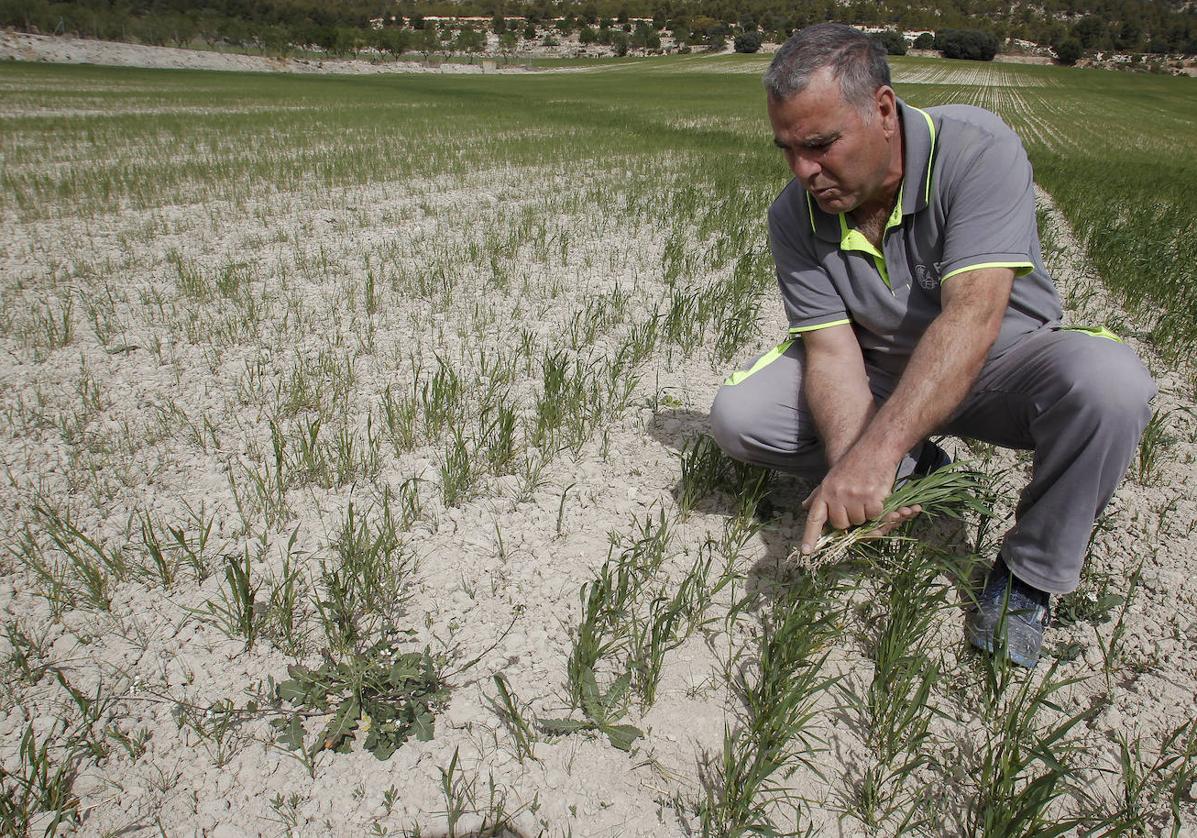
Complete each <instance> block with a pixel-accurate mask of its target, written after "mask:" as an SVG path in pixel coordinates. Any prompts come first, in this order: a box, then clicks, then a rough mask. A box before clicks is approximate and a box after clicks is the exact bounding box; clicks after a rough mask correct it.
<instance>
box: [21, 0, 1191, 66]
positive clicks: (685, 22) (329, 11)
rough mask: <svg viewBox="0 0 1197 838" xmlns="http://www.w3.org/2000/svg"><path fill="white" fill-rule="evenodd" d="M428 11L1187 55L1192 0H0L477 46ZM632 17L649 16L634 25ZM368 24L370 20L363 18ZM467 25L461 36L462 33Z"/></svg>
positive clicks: (61, 10)
mask: <svg viewBox="0 0 1197 838" xmlns="http://www.w3.org/2000/svg"><path fill="white" fill-rule="evenodd" d="M437 16H445V17H458V16H480V17H487V18H491V19H492V20H493V23H492V28H493V29H494V30H495V31H496V32H499V34H500V36H501V37H502V38H503V44H504V45H505V46H507V47H510V48H512V49H514V48H515V47H516V46H517V45H518V43H519V41H520V40H531V39H532V38H542V39H543V38H550V39H551V38H553V37H555V33H558V34H560V35H564V36H568V35H571V34H573V33H582V37H585V38H586V39H587V40H588V41H590V42H594V43H603V42H609V43H610V44H611V45H612V46H614V47H616V48H617V50H618V49H620V48H623V49H624V50H625V51H626V49H627V47H628V46H631V47H638V48H645V49H655V48H659V46H660V43H659V38H660V34H659V33H660V32H662V31H663V30H666V29H668V30H669V31H671V32H672V33H674V35H675V40H677V42H678V43H681V44H686V45H691V44H693V45H697V44H704V45H711V46H720V45H722V44H724V43H726V42H727V41H728V40H729V39H732V38H735V37H742V36H745V35H747V34H749V33H755V37H756V38H757V39H758V40H763V41H775V42H776V41H781V40H784V39H785V37H786V36H787V35H788V34H789V33H790V32H792V31H794V30H795V29H799V28H801V27H803V26H807V25H809V24H812V23H818V22H821V21H826V20H839V21H849V22H852V23H856V24H860V25H875V26H886V27H891V28H893V29H897V30H931V31H934V32H943V31H948V30H956V31H974V32H981V33H984V34H985V35H987V36H991V37H992V38H993V39H994V40H995V41H996V42H997V43H998V44H999V45H1001V44H1006V43H1008V42H1009V41H1010V39H1023V40H1026V41H1032V42H1035V43H1040V44H1050V45H1052V46H1053V47H1056V48H1057V49H1058V50H1059V49H1060V47H1061V46H1065V45H1066V48H1067V49H1068V50H1070V51H1071V50H1073V49H1077V50H1079V51H1081V52H1084V51H1094V50H1102V51H1119V52H1150V53H1186V54H1197V4H1193V3H1190V2H1187V0H1038V1H1037V3H1036V4H1035V5H1028V4H1013V5H1012V4H1009V3H1008V2H1005V0H934V2H932V3H923V2H921V0H919V1H918V2H916V0H849V2H847V3H843V2H841V0H787V1H786V2H784V3H783V2H781V0H737V2H734V3H733V2H732V1H731V0H461V1H460V2H447V1H445V0H431V1H430V0H400V2H398V3H394V2H383V1H382V0H370V1H369V2H365V1H364V0H331V2H322V0H265V2H248V0H199V2H188V0H75V2H50V0H0V25H2V26H7V27H13V28H17V29H21V30H24V31H30V32H41V33H45V34H50V33H58V34H73V35H78V36H81V37H88V38H101V39H106V40H123V41H136V42H140V43H147V44H155V45H176V46H186V45H190V44H195V43H198V42H201V41H204V42H207V43H209V44H211V45H213V46H216V45H221V44H225V45H230V46H257V47H260V48H262V49H266V50H273V51H280V52H282V51H287V50H289V49H291V48H294V47H297V46H311V47H315V48H318V49H321V50H324V51H327V52H331V53H335V54H347V53H350V52H356V51H358V50H361V49H363V48H366V47H373V48H375V49H379V50H384V51H390V52H410V51H421V50H423V51H430V50H440V49H444V48H446V45H449V46H450V47H452V46H454V45H455V44H456V42H457V41H458V40H462V41H464V42H466V43H465V44H464V45H465V46H467V47H468V46H471V45H473V46H475V47H477V48H479V49H480V48H481V46H478V40H479V38H480V37H481V33H480V32H478V31H477V29H476V28H474V27H469V26H462V25H458V26H455V27H451V29H452V30H453V31H452V32H451V33H450V34H448V35H446V33H445V32H444V31H442V30H444V29H445V27H443V26H439V25H438V26H435V27H432V28H433V29H434V30H436V31H434V32H432V33H431V34H430V33H428V32H427V29H428V28H429V27H425V26H424V19H425V18H426V17H437ZM508 17H520V18H523V20H522V21H519V22H516V21H508V20H507V19H506V18H508ZM637 19H644V20H645V21H649V20H651V23H648V22H644V23H641V24H639V25H635V24H634V23H633V21H636V20H637ZM379 20H381V21H382V25H381V28H379V27H378V26H376V25H374V24H372V23H371V21H379ZM509 24H510V25H509ZM467 29H468V30H470V31H472V32H473V33H474V34H472V35H471V34H462V33H463V32H464V31H465V30H467ZM587 32H589V33H590V34H587ZM677 35H681V36H682V37H680V38H678V37H676V36H677ZM600 39H601V40H600ZM750 40H751V39H750ZM654 42H655V43H656V46H653V44H654Z"/></svg>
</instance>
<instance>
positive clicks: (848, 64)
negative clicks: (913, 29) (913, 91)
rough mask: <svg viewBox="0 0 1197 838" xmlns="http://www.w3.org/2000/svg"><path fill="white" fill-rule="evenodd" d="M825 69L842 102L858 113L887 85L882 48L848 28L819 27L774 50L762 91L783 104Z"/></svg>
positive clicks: (837, 25) (801, 31)
mask: <svg viewBox="0 0 1197 838" xmlns="http://www.w3.org/2000/svg"><path fill="white" fill-rule="evenodd" d="M824 67H827V68H829V69H830V70H831V75H832V77H833V78H836V79H838V80H839V83H840V91H841V92H842V93H843V95H844V101H846V102H848V103H849V104H851V105H855V106H856V107H858V108H861V109H866V108H868V106H869V104H870V103H871V102H872V101H873V94H875V93H876V92H877V88H879V87H881V86H882V85H888V84H889V83H890V81H889V63H888V62H887V61H886V60H885V47H884V46H882V45H881V44H880V43H878V42H877V41H875V40H873V39H872V38H870V37H869V36H868V35H866V34H864V33H863V32H861V31H860V30H859V29H853V28H852V27H851V26H845V25H844V24H842V23H818V24H815V25H814V26H808V27H806V28H805V29H802V30H799V31H798V32H795V33H794V34H793V35H791V36H790V38H789V40H787V41H786V42H785V43H784V44H782V45H781V48H780V49H778V50H777V53H776V54H775V55H774V56H773V61H772V63H770V64H769V69H768V70H767V71H766V72H765V77H764V82H765V90H767V91H768V92H769V96H770V97H772V99H773V100H774V101H777V102H781V101H785V100H786V99H789V98H790V97H791V96H794V95H796V94H798V93H801V92H802V91H803V90H805V89H806V86H807V85H808V84H809V83H810V80H811V77H812V76H814V75H815V74H816V73H817V72H818V71H819V70H822V69H823V68H824Z"/></svg>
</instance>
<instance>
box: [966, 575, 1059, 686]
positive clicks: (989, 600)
mask: <svg viewBox="0 0 1197 838" xmlns="http://www.w3.org/2000/svg"><path fill="white" fill-rule="evenodd" d="M1050 623H1051V611H1050V608H1049V597H1048V595H1047V593H1045V592H1044V591H1040V590H1038V589H1036V588H1033V587H1031V586H1030V585H1028V584H1027V583H1026V582H1023V581H1022V580H1021V579H1019V578H1018V577H1016V576H1014V575H1013V574H1012V573H1010V571H1009V570H1008V569H1007V567H1006V563H1005V562H1004V561H1003V560H1002V558H1001V556H999V557H998V560H997V561H996V562H994V565H993V569H992V570H990V571H989V576H988V578H986V580H985V588H984V589H983V590H982V591H981V595H980V596H979V597H977V606H976V608H974V609H973V610H972V611H970V612H969V614H968V616H967V617H966V618H965V620H964V634H965V636H966V637H968V642H969V643H971V644H973V645H974V646H976V647H977V648H978V649H983V650H984V651H986V652H989V653H990V654H993V652H994V646H995V644H996V641H997V638H998V637H1000V636H1001V635H1002V634H1004V635H1005V647H1006V655H1007V656H1008V657H1009V658H1010V660H1011V661H1013V662H1014V663H1016V664H1018V665H1019V666H1025V667H1026V668H1027V669H1031V668H1033V667H1034V666H1035V664H1036V663H1038V662H1039V650H1040V648H1041V647H1042V646H1043V630H1044V629H1046V628H1047V627H1048V625H1049V624H1050Z"/></svg>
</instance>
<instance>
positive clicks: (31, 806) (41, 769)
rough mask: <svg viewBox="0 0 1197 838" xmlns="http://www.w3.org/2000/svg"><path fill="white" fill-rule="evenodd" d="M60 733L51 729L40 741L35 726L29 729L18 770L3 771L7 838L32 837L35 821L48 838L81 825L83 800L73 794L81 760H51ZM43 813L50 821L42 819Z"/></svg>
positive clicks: (1, 813) (1, 818) (0, 782)
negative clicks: (65, 827)
mask: <svg viewBox="0 0 1197 838" xmlns="http://www.w3.org/2000/svg"><path fill="white" fill-rule="evenodd" d="M56 732H57V728H54V729H51V730H50V731H48V732H47V733H46V735H45V737H44V738H43V739H42V740H41V741H40V742H39V741H38V738H37V734H36V733H35V732H34V729H33V725H28V726H26V728H25V731H24V733H23V734H22V735H21V741H20V745H19V746H18V761H17V767H16V769H15V770H11V771H10V770H8V769H6V768H0V832H3V833H4V834H5V835H29V834H31V828H32V827H33V825H34V822H35V820H36V822H37V823H38V827H39V828H40V829H42V830H44V833H43V834H45V835H55V834H57V832H58V830H59V828H61V827H62V826H63V825H64V824H78V823H79V820H80V813H79V799H78V798H77V797H76V796H75V793H74V791H73V787H74V784H75V777H76V775H77V774H78V760H79V758H78V756H77V755H75V754H71V753H67V754H65V755H63V756H62V758H61V759H52V758H51V747H52V746H53V745H55V744H56V743H55V742H54V737H55V734H56ZM55 750H57V749H55ZM60 753H61V752H60ZM43 813H45V814H48V815H49V816H50V817H49V820H48V821H43V820H41V819H40V818H39V816H40V815H42V814H43Z"/></svg>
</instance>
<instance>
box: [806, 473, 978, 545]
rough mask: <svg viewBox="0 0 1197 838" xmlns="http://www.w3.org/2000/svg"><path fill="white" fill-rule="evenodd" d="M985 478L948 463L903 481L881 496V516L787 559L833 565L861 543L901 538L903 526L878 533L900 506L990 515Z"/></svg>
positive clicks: (939, 513)
mask: <svg viewBox="0 0 1197 838" xmlns="http://www.w3.org/2000/svg"><path fill="white" fill-rule="evenodd" d="M989 485H990V484H989V479H988V478H987V477H986V475H984V474H982V473H981V472H977V471H974V470H973V469H972V468H970V467H969V466H968V465H967V464H965V463H960V462H957V463H952V464H951V465H949V466H946V467H944V468H941V469H940V470H939V471H936V472H933V473H932V474H929V475H927V476H926V477H923V478H920V479H918V480H910V481H907V482H906V483H905V484H904V485H902V486H901V487H899V488H897V489H895V490H894V491H893V492H891V493H890V495H889V497H887V498H886V499H885V504H884V505H883V509H882V512H881V515H879V516H878V517H877V518H875V519H874V520H872V521H867V522H865V523H864V524H861V525H859V526H856V527H851V528H849V529H846V530H834V531H832V532H830V533H827V534H825V535H823V536H822V537H820V538H819V540H818V541H817V542H815V549H814V552H812V553H811V554H810V555H809V556H804V555H802V553H800V552H799V551H798V550H797V549H795V550H794V551H793V552H791V553H790V560H791V561H796V562H799V563H800V564H802V565H805V566H809V567H822V566H824V565H831V564H837V563H839V562H842V561H844V560H845V559H847V558H848V557H849V556H850V555H851V554H852V552H853V550H854V549H856V548H857V547H858V546H859V545H861V544H862V543H864V542H866V541H869V540H872V539H877V538H882V539H890V540H895V539H903V538H905V537H906V536H904V535H903V534H902V533H904V532H905V531H906V527H905V526H904V527H902V528H899V530H897V532H896V534H890V535H883V536H878V535H877V531H878V529H879V528H881V527H882V526H883V523H884V520H885V516H886V515H889V514H890V513H891V512H893V511H895V510H897V509H900V508H902V507H904V506H921V507H922V508H923V511H922V513H921V514H922V515H923V516H925V517H928V518H938V517H947V518H956V519H960V518H963V517H964V515H965V514H966V513H967V512H972V513H975V514H976V515H978V516H980V517H981V518H982V519H988V518H990V517H992V515H993V512H992V510H991V508H990V505H989V502H988V500H987V498H988V496H989V495H990V494H991V492H990V488H989Z"/></svg>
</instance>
